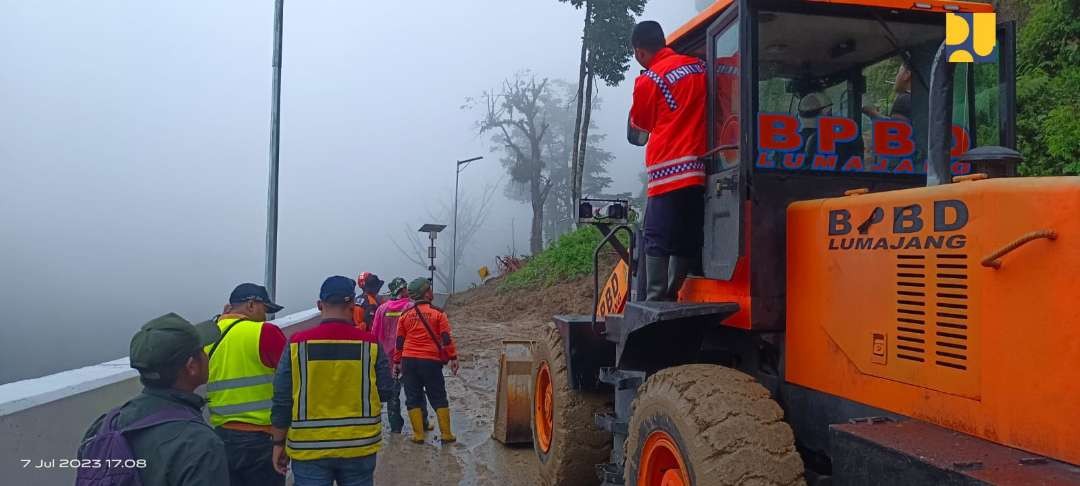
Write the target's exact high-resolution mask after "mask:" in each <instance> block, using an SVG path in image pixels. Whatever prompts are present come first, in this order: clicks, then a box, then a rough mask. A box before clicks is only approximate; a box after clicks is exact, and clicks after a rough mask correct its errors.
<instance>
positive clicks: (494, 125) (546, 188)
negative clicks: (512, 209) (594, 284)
mask: <svg viewBox="0 0 1080 486" xmlns="http://www.w3.org/2000/svg"><path fill="white" fill-rule="evenodd" d="M551 96H552V95H551V92H550V90H549V85H548V79H547V78H538V77H537V76H536V75H535V74H532V73H529V72H527V71H526V72H523V73H519V74H517V75H516V76H515V77H514V78H513V79H508V80H506V81H504V82H503V87H502V90H501V91H499V92H492V91H486V92H484V94H483V95H482V96H481V99H482V100H483V101H484V108H485V114H484V117H483V119H481V120H480V122H479V123H478V127H479V129H480V133H481V134H483V133H493V134H494V136H493V141H494V142H495V143H497V144H498V145H500V146H502V147H503V148H504V149H505V150H506V152H507V154H508V156H509V157H507V158H506V159H504V165H505V166H506V168H507V170H508V171H509V173H510V178H511V179H512V181H513V182H515V183H519V184H525V185H527V186H528V191H529V203H530V206H531V208H532V226H531V228H530V232H529V251H530V252H532V254H534V255H535V254H537V253H540V251H542V250H543V249H544V226H543V223H544V202H545V201H547V197H548V194H550V192H551V185H552V181H551V178H550V176H549V174H548V171H547V170H546V167H545V164H544V157H543V149H544V140H545V137H546V136H548V127H549V125H548V121H547V114H546V112H545V110H544V107H545V106H546V105H547V104H548V103H549V102H550V98H551Z"/></svg>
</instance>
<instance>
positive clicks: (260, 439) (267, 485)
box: [214, 427, 285, 486]
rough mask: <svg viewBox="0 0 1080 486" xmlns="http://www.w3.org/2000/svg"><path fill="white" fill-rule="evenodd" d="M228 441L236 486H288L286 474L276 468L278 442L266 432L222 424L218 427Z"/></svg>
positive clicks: (217, 430)
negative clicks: (236, 428) (249, 430)
mask: <svg viewBox="0 0 1080 486" xmlns="http://www.w3.org/2000/svg"><path fill="white" fill-rule="evenodd" d="M214 432H216V433H217V435H218V437H221V440H222V441H224V442H225V455H226V456H228V461H229V484H231V485H233V486H247V485H250V486H285V476H282V475H280V474H278V473H277V471H275V470H274V463H273V454H274V443H273V440H272V439H271V438H270V434H268V433H266V432H248V431H243V430H231V429H226V428H222V427H217V428H215V429H214Z"/></svg>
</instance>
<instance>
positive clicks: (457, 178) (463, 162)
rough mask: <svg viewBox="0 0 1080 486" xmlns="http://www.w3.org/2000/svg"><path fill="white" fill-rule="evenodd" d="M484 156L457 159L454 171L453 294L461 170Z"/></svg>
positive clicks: (451, 290)
mask: <svg viewBox="0 0 1080 486" xmlns="http://www.w3.org/2000/svg"><path fill="white" fill-rule="evenodd" d="M482 158H484V157H483V156H480V157H473V158H471V159H465V160H459V161H457V170H456V172H455V173H454V236H453V242H452V243H451V244H450V246H451V248H450V257H451V259H452V260H451V264H450V265H451V267H450V295H453V294H454V291H455V290H457V265H458V262H457V208H458V182H459V181H460V180H461V171H463V170H465V168H466V167H468V166H469V163H470V162H476V161H477V160H480V159H482Z"/></svg>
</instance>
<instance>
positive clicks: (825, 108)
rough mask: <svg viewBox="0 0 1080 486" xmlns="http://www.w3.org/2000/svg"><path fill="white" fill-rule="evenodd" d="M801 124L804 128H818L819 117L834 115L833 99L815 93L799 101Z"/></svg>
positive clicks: (820, 93) (819, 92)
mask: <svg viewBox="0 0 1080 486" xmlns="http://www.w3.org/2000/svg"><path fill="white" fill-rule="evenodd" d="M798 110H799V122H800V123H801V125H802V127H803V128H816V127H817V121H818V117H822V116H830V115H832V99H830V98H829V95H827V94H825V93H824V92H821V91H815V92H813V93H810V94H808V95H806V96H803V97H802V99H800V100H799V106H798Z"/></svg>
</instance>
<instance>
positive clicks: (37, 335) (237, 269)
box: [0, 0, 695, 383]
mask: <svg viewBox="0 0 1080 486" xmlns="http://www.w3.org/2000/svg"><path fill="white" fill-rule="evenodd" d="M694 12H695V9H694V1H692V0H653V2H652V3H651V4H650V5H649V6H648V7H647V10H646V15H645V18H651V19H655V20H659V21H660V22H661V23H662V24H663V25H664V26H665V28H667V29H668V30H674V29H675V28H676V27H677V26H678V25H679V24H681V23H682V22H684V21H686V20H688V19H689V18H690V17H691V16H692V15H693V14H694ZM581 15H582V13H581V12H580V11H576V10H574V9H573V8H571V7H569V6H568V5H566V4H562V3H557V2H556V0H511V1H507V0H482V1H481V0H473V1H457V2H449V1H445V0H443V1H384V2H349V1H329V0H304V1H296V0H289V1H286V6H285V33H284V46H285V47H284V68H283V82H282V122H281V156H280V157H281V173H280V181H281V182H280V185H281V187H280V204H281V205H280V216H279V218H280V219H279V226H280V233H279V244H278V256H279V260H278V261H279V263H278V301H279V303H280V304H282V305H285V306H286V310H285V311H284V312H283V314H288V313H291V312H296V311H300V310H303V309H306V308H309V307H311V306H312V305H313V304H314V302H315V300H316V298H317V293H318V286H319V284H320V283H321V282H322V280H323V278H325V277H326V276H328V275H332V274H342V275H346V276H350V277H354V276H355V275H356V274H357V273H358V272H359V271H361V270H369V271H373V272H376V273H378V274H379V275H380V276H381V277H382V278H383V280H387V281H388V280H389V279H390V278H391V277H393V276H396V275H403V276H405V277H407V278H412V277H415V276H420V275H422V274H423V273H424V271H423V269H421V268H419V267H415V266H412V265H411V264H410V263H409V262H408V261H406V260H405V259H404V258H403V257H402V256H401V255H400V254H399V253H398V252H397V250H396V249H394V246H393V245H392V244H391V241H390V238H391V237H394V238H398V239H399V240H400V239H401V238H400V235H401V234H402V231H403V228H404V227H405V226H407V225H408V226H417V227H418V226H419V223H423V222H427V221H424V219H425V217H426V214H427V212H428V210H429V209H432V208H435V207H436V206H437V205H438V204H439V203H440V202H447V201H450V200H451V199H452V197H453V183H454V181H453V177H454V169H453V167H454V165H453V161H454V160H456V159H462V158H467V157H471V156H475V155H485V156H487V158H488V160H484V161H480V162H477V163H475V164H473V165H472V166H470V167H469V168H468V169H467V170H466V171H465V172H463V173H462V197H468V195H469V194H476V193H478V192H479V191H480V188H481V187H482V186H483V185H484V184H492V183H495V182H496V181H498V180H500V179H501V178H502V176H503V169H502V167H501V166H500V165H499V163H498V154H493V153H491V152H490V151H489V147H488V140H487V137H486V136H485V137H479V136H477V134H476V130H475V125H474V122H475V120H476V118H477V117H478V116H479V114H478V113H476V112H469V111H464V110H462V109H461V108H460V107H461V105H462V104H463V102H464V99H465V98H466V97H468V96H477V95H479V94H480V93H481V92H482V91H483V90H485V89H493V88H497V87H498V86H499V83H500V82H501V81H502V80H503V79H504V78H506V77H508V76H511V75H512V74H513V73H514V72H516V71H519V70H522V69H531V70H532V71H534V72H536V73H537V74H539V75H541V76H548V77H552V78H561V79H565V80H567V81H576V75H577V59H578V50H579V49H580V35H581ZM272 26H273V2H272V1H270V0H264V1H260V2H256V1H250V0H243V1H240V0H232V1H228V2H221V1H208V0H201V1H182V2H181V1H169V2H166V1H160V2H157V1H156V2H146V1H143V0H123V1H122V0H97V1H51V0H34V1H31V0H0V309H2V312H3V313H2V314H0V315H2V316H3V317H2V318H0V356H3V358H2V359H0V363H2V366H0V383H3V382H7V381H11V380H14V379H21V378H27V377H31V376H39V375H42V374H46V373H50V372H54V371H58V370H63V369H67V368H71V367H75V366H82V365H87V364H92V363H96V362H100V361H104V360H108V359H114V358H116V357H119V356H124V355H126V354H127V347H128V342H129V340H130V337H131V334H132V332H133V331H134V330H135V329H137V328H138V326H140V325H141V324H142V323H143V322H145V321H147V320H149V319H151V318H153V317H155V316H158V315H161V314H164V313H166V312H170V311H175V312H178V313H180V314H181V315H183V316H185V317H187V318H188V319H189V320H192V321H195V320H202V319H205V318H207V317H210V316H212V315H214V314H216V313H218V312H220V311H221V307H222V305H223V303H224V302H225V300H226V297H227V295H228V292H229V291H230V290H231V289H232V287H233V286H234V285H235V284H237V283H240V282H243V281H253V282H261V281H262V279H263V259H264V247H265V222H266V185H267V152H268V143H269V119H270V118H269V100H270V74H271V70H270V60H271V51H272V36H271V34H272ZM636 69H637V66H636V65H635V66H631V70H632V72H635V73H636ZM631 81H632V76H631V79H630V80H627V81H624V82H623V83H622V85H620V86H619V87H617V88H608V87H602V88H601V89H600V91H599V96H600V97H601V98H602V99H603V108H602V110H601V111H599V112H596V113H594V115H593V119H594V120H595V121H596V123H597V125H598V127H599V129H598V131H599V132H602V133H606V134H608V138H607V140H606V143H605V148H606V149H607V150H609V151H611V152H613V153H614V154H615V155H616V160H615V161H614V162H613V163H612V164H611V165H610V172H611V174H612V176H613V177H614V178H615V184H614V186H613V187H612V188H611V192H621V191H633V192H637V191H639V190H640V187H639V184H640V182H639V179H638V173H640V172H641V170H642V166H643V163H642V152H641V150H640V149H638V148H635V147H631V146H629V145H627V144H626V143H625V142H624V140H625V138H624V137H623V130H624V129H625V123H626V111H627V110H628V109H629V101H630V93H631V90H632V86H631V85H632V82H631ZM496 197H497V204H495V210H494V211H493V213H492V215H491V217H490V218H489V219H488V224H487V229H488V231H489V233H488V234H486V235H485V236H484V237H483V238H479V239H478V241H476V242H475V243H474V244H473V245H471V247H470V248H469V251H468V253H467V254H466V255H465V257H464V258H463V263H462V266H461V270H460V272H459V274H460V275H462V276H464V275H470V276H471V275H474V274H475V269H476V268H477V267H478V266H479V265H483V264H487V265H492V266H494V265H493V257H494V256H495V255H497V254H505V253H507V248H509V247H510V246H511V244H512V243H513V244H514V245H515V246H516V248H517V249H518V251H519V252H522V251H524V250H523V249H527V248H528V243H527V242H528V234H527V230H528V222H529V217H530V213H529V211H528V207H527V205H525V204H520V203H516V202H511V201H508V200H506V199H504V198H503V196H502V192H501V191H499V192H498V195H497V196H496ZM512 222H513V226H514V227H515V228H516V234H514V235H513V238H512V236H511V231H510V228H511V224H512ZM414 223H415V224H414ZM442 223H449V221H442ZM444 236H446V237H448V236H449V235H448V234H444ZM511 239H514V240H515V241H513V242H512V241H511ZM440 263H442V264H446V263H447V262H440Z"/></svg>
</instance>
